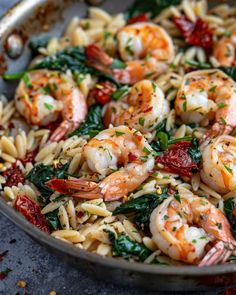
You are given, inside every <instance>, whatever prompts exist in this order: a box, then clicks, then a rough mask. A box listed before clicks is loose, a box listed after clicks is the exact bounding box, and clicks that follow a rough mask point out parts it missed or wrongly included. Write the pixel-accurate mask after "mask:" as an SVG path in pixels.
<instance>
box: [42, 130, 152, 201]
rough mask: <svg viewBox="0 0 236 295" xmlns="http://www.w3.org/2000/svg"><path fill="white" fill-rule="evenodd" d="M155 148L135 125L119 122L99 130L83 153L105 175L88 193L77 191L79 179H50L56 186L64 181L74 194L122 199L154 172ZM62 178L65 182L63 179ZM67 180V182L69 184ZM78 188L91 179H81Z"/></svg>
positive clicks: (53, 185)
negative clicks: (71, 180)
mask: <svg viewBox="0 0 236 295" xmlns="http://www.w3.org/2000/svg"><path fill="white" fill-rule="evenodd" d="M151 152H152V148H151V147H150V146H149V144H148V143H147V141H146V140H145V138H144V137H143V136H142V135H141V134H140V133H139V132H137V131H136V130H135V129H132V128H129V127H126V126H119V127H115V128H110V129H107V130H104V131H102V132H100V133H99V134H98V135H97V136H95V137H94V138H93V139H91V140H90V141H89V142H88V144H87V145H86V146H85V147H84V151H83V157H84V158H85V161H86V162H87V165H88V167H89V168H90V170H91V171H92V172H96V173H99V174H100V175H101V176H102V177H103V178H104V179H103V180H102V181H101V182H100V183H98V184H96V183H93V186H94V187H93V188H92V189H90V187H91V185H90V187H89V189H88V191H89V192H88V193H86V194H85V193H83V194H81V192H75V191H76V180H73V184H72V186H70V180H67V181H66V180H60V179H56V180H52V181H49V182H48V183H47V185H49V186H50V187H51V188H53V189H55V190H57V189H58V187H59V186H60V189H61V185H62V186H63V185H66V187H65V188H66V189H69V188H71V189H73V193H72V196H73V197H78V198H85V199H90V198H91V196H92V198H98V197H103V198H104V200H106V201H112V200H117V199H120V198H122V197H124V196H126V195H127V194H129V193H130V192H133V191H134V190H135V189H137V188H138V187H139V186H140V185H141V184H142V183H143V182H144V181H145V180H146V179H147V178H148V176H149V175H150V174H151V172H152V170H153V168H154V157H153V156H152V155H151ZM62 182H63V183H62ZM66 182H67V184H66ZM77 182H78V186H77V191H80V190H81V184H82V186H83V188H85V187H88V181H85V182H84V184H83V180H81V179H78V181H77ZM91 194H92V195H91Z"/></svg>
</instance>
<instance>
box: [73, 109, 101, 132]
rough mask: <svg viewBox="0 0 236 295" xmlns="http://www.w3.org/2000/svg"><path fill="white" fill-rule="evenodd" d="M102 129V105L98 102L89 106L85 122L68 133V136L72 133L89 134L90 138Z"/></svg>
mask: <svg viewBox="0 0 236 295" xmlns="http://www.w3.org/2000/svg"><path fill="white" fill-rule="evenodd" d="M103 129H104V126H103V123H102V107H101V106H100V105H98V104H95V105H92V106H91V107H90V109H89V112H88V115H87V118H86V120H85V122H84V123H83V124H81V125H80V127H79V128H78V129H76V130H75V131H73V132H72V133H70V134H69V137H71V136H73V135H78V136H81V135H89V136H90V138H92V137H94V136H95V135H97V134H98V133H99V132H100V131H101V130H103Z"/></svg>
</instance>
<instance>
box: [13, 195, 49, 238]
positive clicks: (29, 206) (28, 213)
mask: <svg viewBox="0 0 236 295" xmlns="http://www.w3.org/2000/svg"><path fill="white" fill-rule="evenodd" d="M15 209H16V210H17V211H18V212H20V213H21V214H22V215H23V216H24V217H25V218H26V219H27V220H28V221H29V222H30V223H32V224H33V225H35V226H36V227H38V228H39V229H41V230H42V231H44V232H46V233H50V230H49V227H48V224H47V221H46V218H45V216H44V215H43V214H42V213H41V209H40V207H39V205H38V204H36V203H35V202H34V201H32V200H31V199H30V198H28V197H27V196H26V195H18V196H17V197H16V201H15Z"/></svg>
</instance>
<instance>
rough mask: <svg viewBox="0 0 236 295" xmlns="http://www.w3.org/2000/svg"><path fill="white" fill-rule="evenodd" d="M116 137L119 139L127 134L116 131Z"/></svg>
mask: <svg viewBox="0 0 236 295" xmlns="http://www.w3.org/2000/svg"><path fill="white" fill-rule="evenodd" d="M115 134H116V137H119V136H121V135H124V134H125V132H121V131H115Z"/></svg>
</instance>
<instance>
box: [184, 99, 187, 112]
mask: <svg viewBox="0 0 236 295" xmlns="http://www.w3.org/2000/svg"><path fill="white" fill-rule="evenodd" d="M183 110H184V112H186V111H187V100H185V101H184V103H183Z"/></svg>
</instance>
